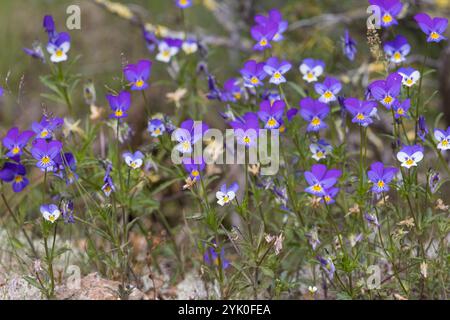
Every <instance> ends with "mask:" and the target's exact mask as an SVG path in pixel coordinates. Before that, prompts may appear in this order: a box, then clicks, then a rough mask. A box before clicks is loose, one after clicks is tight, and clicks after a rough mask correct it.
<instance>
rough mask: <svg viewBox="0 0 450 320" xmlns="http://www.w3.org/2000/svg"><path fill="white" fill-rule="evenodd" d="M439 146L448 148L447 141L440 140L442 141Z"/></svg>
mask: <svg viewBox="0 0 450 320" xmlns="http://www.w3.org/2000/svg"><path fill="white" fill-rule="evenodd" d="M441 145H442V146H443V147H446V146H448V140H447V139H444V140H442V141H441Z"/></svg>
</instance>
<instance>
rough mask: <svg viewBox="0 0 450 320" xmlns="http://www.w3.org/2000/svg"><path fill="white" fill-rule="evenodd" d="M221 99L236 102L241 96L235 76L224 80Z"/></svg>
mask: <svg viewBox="0 0 450 320" xmlns="http://www.w3.org/2000/svg"><path fill="white" fill-rule="evenodd" d="M221 97H222V101H229V102H236V101H237V100H239V99H241V97H242V89H241V87H240V86H239V82H238V80H237V79H236V78H230V79H228V80H227V81H225V83H224V85H223V90H222V92H221Z"/></svg>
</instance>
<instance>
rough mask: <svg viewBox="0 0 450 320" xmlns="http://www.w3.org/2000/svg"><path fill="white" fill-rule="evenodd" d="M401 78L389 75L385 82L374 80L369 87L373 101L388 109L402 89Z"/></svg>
mask: <svg viewBox="0 0 450 320" xmlns="http://www.w3.org/2000/svg"><path fill="white" fill-rule="evenodd" d="M402 79H403V78H402V76H401V75H400V74H398V73H391V74H390V75H389V76H388V77H387V78H386V80H375V81H373V82H372V83H371V84H370V85H369V88H368V90H369V92H370V94H371V95H372V96H373V97H374V99H375V100H377V101H378V102H380V103H381V104H382V105H383V106H385V107H386V108H387V109H390V108H391V106H392V104H393V103H394V102H395V100H396V99H397V97H398V96H399V95H400V91H401V88H402Z"/></svg>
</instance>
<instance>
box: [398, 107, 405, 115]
mask: <svg viewBox="0 0 450 320" xmlns="http://www.w3.org/2000/svg"><path fill="white" fill-rule="evenodd" d="M397 113H398V114H400V115H402V114H404V113H405V110H403V108H398V109H397Z"/></svg>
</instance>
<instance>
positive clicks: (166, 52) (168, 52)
mask: <svg viewBox="0 0 450 320" xmlns="http://www.w3.org/2000/svg"><path fill="white" fill-rule="evenodd" d="M162 55H163V57H164V58H168V57H170V51H169V50H163V52H162Z"/></svg>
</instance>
